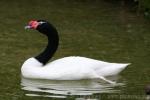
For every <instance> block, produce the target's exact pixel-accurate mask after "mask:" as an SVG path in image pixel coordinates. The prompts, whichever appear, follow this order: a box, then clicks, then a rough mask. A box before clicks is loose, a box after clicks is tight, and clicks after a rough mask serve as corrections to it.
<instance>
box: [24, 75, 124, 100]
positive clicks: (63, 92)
mask: <svg viewBox="0 0 150 100" xmlns="http://www.w3.org/2000/svg"><path fill="white" fill-rule="evenodd" d="M117 78H118V77H112V78H111V80H115V81H117ZM109 79H110V78H109ZM21 85H22V89H23V90H26V91H28V92H29V93H27V94H26V95H27V96H43V97H54V98H66V97H67V96H68V95H69V96H70V95H71V96H72V95H74V96H75V95H93V94H95V93H116V92H119V90H117V89H114V87H116V86H123V85H124V84H122V83H116V84H108V83H104V82H103V81H101V80H96V79H95V80H80V81H51V80H37V79H26V78H23V77H22V80H21Z"/></svg>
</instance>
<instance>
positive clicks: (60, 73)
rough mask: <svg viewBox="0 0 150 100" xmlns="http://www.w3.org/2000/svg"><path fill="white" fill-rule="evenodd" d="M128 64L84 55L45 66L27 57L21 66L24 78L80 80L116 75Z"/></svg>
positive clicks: (62, 59)
mask: <svg viewBox="0 0 150 100" xmlns="http://www.w3.org/2000/svg"><path fill="white" fill-rule="evenodd" d="M127 65H128V64H117V63H108V62H103V61H99V60H94V59H90V58H85V57H74V56H72V57H65V58H61V59H58V60H55V61H53V62H51V63H49V64H47V65H45V66H43V65H42V64H41V63H40V62H38V61H37V60H36V59H35V58H29V59H28V60H27V61H25V63H24V64H23V66H22V69H21V71H22V75H23V76H24V77H26V78H34V79H35V78H37V79H50V80H80V79H93V78H100V77H105V76H112V75H117V74H118V73H119V72H121V71H122V70H123V69H124V68H125V67H126V66H127Z"/></svg>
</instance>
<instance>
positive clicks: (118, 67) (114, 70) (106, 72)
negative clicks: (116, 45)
mask: <svg viewBox="0 0 150 100" xmlns="http://www.w3.org/2000/svg"><path fill="white" fill-rule="evenodd" d="M128 65H130V64H117V63H113V64H111V65H110V66H105V67H103V68H100V69H98V70H96V73H97V74H98V75H99V76H113V75H117V74H119V73H120V72H121V71H122V70H124V69H125V68H126V67H127V66H128Z"/></svg>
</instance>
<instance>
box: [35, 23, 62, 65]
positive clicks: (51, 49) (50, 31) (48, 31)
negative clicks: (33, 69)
mask: <svg viewBox="0 0 150 100" xmlns="http://www.w3.org/2000/svg"><path fill="white" fill-rule="evenodd" d="M37 30H38V31H39V32H41V33H43V34H44V35H46V36H47V37H48V45H47V47H46V48H45V50H44V51H43V52H41V53H40V54H39V55H38V56H36V57H35V59H37V60H38V61H39V62H41V63H42V64H44V65H45V64H46V63H47V62H48V61H49V59H51V58H52V56H53V55H54V53H55V52H56V50H57V48H58V44H59V37H58V32H57V30H56V29H55V28H54V27H53V26H52V25H51V24H49V23H44V24H42V25H39V26H38V27H37Z"/></svg>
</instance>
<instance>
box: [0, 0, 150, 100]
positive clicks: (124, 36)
mask: <svg viewBox="0 0 150 100" xmlns="http://www.w3.org/2000/svg"><path fill="white" fill-rule="evenodd" d="M31 19H46V20H49V21H50V22H51V23H53V24H54V25H55V26H56V27H57V29H58V31H59V35H60V46H59V49H58V51H57V52H56V54H55V56H54V57H53V59H52V60H54V59H58V58H61V57H64V56H72V55H74V56H84V57H89V58H93V59H99V60H103V61H108V62H118V63H132V64H131V65H130V66H128V67H127V68H126V69H125V70H124V71H123V72H121V73H120V75H119V76H116V77H115V79H114V78H109V79H112V80H115V81H117V83H118V84H117V85H116V86H112V85H111V84H106V83H104V82H100V81H98V80H81V81H48V80H29V79H23V78H22V77H21V73H20V68H21V66H22V63H23V62H24V61H25V60H26V59H27V58H29V57H32V56H35V55H36V54H38V53H39V52H40V51H41V50H42V49H43V48H44V47H45V45H46V42H47V41H46V37H44V36H43V35H41V34H38V32H36V31H33V30H24V26H25V25H26V23H27V22H28V21H29V20H31ZM0 20H1V23H0V52H1V53H0V56H1V60H0V64H1V67H0V100H52V99H53V100H66V99H68V100H71V99H72V100H74V99H75V98H76V100H79V98H80V99H81V98H86V99H87V98H91V99H96V100H99V99H101V100H119V99H124V100H142V99H143V100H144V99H145V97H146V95H145V91H144V88H145V86H146V85H148V84H150V73H149V72H150V68H149V67H150V61H149V59H150V56H149V55H150V33H149V32H150V28H149V25H150V24H149V23H150V22H149V21H148V20H146V19H144V18H143V16H141V15H137V14H136V13H134V12H131V11H130V10H129V9H126V8H125V7H122V6H121V4H120V3H119V2H111V0H109V2H106V1H105V0H76V1H74V0H60V1H56V0H0ZM83 100H84V99H83Z"/></svg>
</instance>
